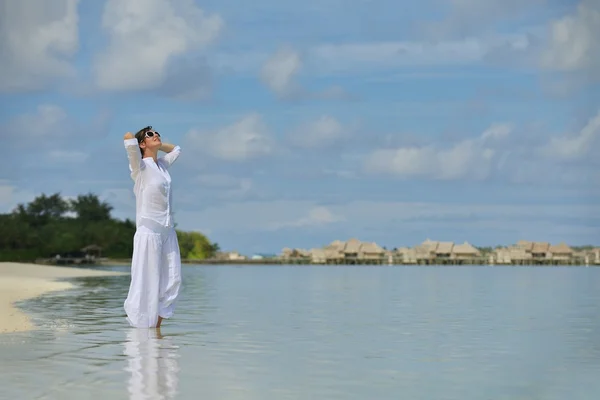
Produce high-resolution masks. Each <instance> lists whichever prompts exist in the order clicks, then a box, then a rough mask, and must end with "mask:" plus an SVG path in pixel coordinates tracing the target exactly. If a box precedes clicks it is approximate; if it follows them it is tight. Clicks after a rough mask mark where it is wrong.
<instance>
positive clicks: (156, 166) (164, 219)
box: [124, 139, 181, 227]
mask: <svg viewBox="0 0 600 400" xmlns="http://www.w3.org/2000/svg"><path fill="white" fill-rule="evenodd" d="M124 144H125V149H126V150H127V158H128V159H129V170H130V171H131V179H133V181H134V182H135V184H134V186H133V193H135V197H136V216H135V217H136V225H139V223H140V220H141V219H142V218H147V219H150V220H152V221H154V222H157V223H158V224H160V225H162V226H164V227H172V226H174V223H173V215H172V208H171V205H172V201H173V200H172V195H171V175H170V174H169V171H168V168H169V167H170V166H171V165H172V164H173V163H174V162H175V160H177V158H179V154H180V153H181V148H180V147H179V146H175V148H174V149H173V150H172V151H171V152H170V153H167V154H165V155H164V156H162V157H160V158H158V160H157V162H156V163H155V162H154V160H153V159H152V157H145V158H142V154H141V152H140V147H139V144H138V141H137V139H125V140H124Z"/></svg>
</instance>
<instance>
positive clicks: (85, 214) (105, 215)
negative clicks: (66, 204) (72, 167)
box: [70, 193, 113, 221]
mask: <svg viewBox="0 0 600 400" xmlns="http://www.w3.org/2000/svg"><path fill="white" fill-rule="evenodd" d="M70 209H71V211H73V212H75V214H76V215H77V218H79V219H80V220H82V221H108V220H110V218H111V217H110V213H111V211H112V210H113V207H112V206H111V205H110V204H108V203H106V202H103V201H100V199H99V198H98V196H96V195H95V194H92V193H88V194H85V195H79V196H77V198H76V199H73V200H71V201H70Z"/></svg>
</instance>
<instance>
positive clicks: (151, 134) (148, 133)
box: [139, 126, 160, 142]
mask: <svg viewBox="0 0 600 400" xmlns="http://www.w3.org/2000/svg"><path fill="white" fill-rule="evenodd" d="M144 129H146V132H145V133H144V136H142V137H140V139H139V140H140V142H141V141H142V140H144V139H146V138H151V137H154V135H156V136H158V137H160V133H158V132H156V131H153V130H152V126H147V127H145V128H144Z"/></svg>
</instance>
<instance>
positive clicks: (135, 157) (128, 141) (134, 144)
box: [123, 132, 144, 180]
mask: <svg viewBox="0 0 600 400" xmlns="http://www.w3.org/2000/svg"><path fill="white" fill-rule="evenodd" d="M123 144H124V145H125V150H127V158H128V159H129V170H130V171H131V178H132V179H134V180H135V178H136V177H137V175H138V174H139V173H140V171H141V170H142V168H144V163H142V153H141V152H140V146H139V144H138V141H137V139H136V138H135V136H133V134H132V133H131V132H127V133H126V134H125V136H124V137H123Z"/></svg>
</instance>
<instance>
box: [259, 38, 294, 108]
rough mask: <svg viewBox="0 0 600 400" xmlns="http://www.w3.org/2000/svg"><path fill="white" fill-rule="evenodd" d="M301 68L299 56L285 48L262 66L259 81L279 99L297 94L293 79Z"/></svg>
mask: <svg viewBox="0 0 600 400" xmlns="http://www.w3.org/2000/svg"><path fill="white" fill-rule="evenodd" d="M301 66H302V61H301V60H300V54H299V53H298V52H297V51H295V50H293V49H291V48H289V47H285V48H282V49H279V50H278V51H276V52H275V53H274V54H273V55H272V56H271V57H270V58H269V59H268V60H267V61H266V62H265V63H264V65H263V67H262V70H261V74H260V77H261V80H262V81H263V82H264V83H265V84H266V85H267V86H268V87H269V88H270V89H271V90H272V91H273V92H274V93H275V94H276V95H277V96H279V97H289V96H293V95H294V94H297V93H298V91H299V88H298V86H297V84H296V83H295V82H294V77H295V76H296V74H297V73H298V71H299V70H300V68H301Z"/></svg>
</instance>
